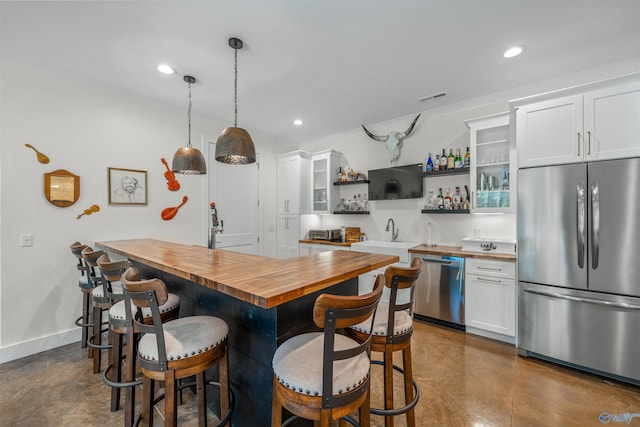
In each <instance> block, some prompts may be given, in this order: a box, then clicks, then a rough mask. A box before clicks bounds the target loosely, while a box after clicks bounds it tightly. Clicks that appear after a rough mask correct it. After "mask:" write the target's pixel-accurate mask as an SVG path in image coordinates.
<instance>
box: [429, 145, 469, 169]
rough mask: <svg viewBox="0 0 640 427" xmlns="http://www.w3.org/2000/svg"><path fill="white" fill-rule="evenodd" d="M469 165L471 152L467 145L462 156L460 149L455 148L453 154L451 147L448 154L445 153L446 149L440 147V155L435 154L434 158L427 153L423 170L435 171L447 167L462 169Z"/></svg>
mask: <svg viewBox="0 0 640 427" xmlns="http://www.w3.org/2000/svg"><path fill="white" fill-rule="evenodd" d="M470 166H471V153H469V147H467V152H466V153H465V154H464V156H462V155H461V154H460V149H459V148H456V153H455V155H454V154H453V148H450V149H449V154H448V155H447V154H446V150H445V149H444V148H443V149H442V156H441V155H440V154H436V157H435V159H434V158H433V156H432V155H431V153H429V156H428V157H427V161H426V162H425V168H424V171H425V172H435V171H441V170H448V169H462V168H468V167H470Z"/></svg>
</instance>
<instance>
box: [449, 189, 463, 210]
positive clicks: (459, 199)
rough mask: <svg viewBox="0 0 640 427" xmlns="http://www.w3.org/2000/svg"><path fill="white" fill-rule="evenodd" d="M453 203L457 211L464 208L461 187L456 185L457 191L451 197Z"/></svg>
mask: <svg viewBox="0 0 640 427" xmlns="http://www.w3.org/2000/svg"><path fill="white" fill-rule="evenodd" d="M451 202H452V203H453V210H455V211H457V210H460V209H461V208H462V196H461V195H460V187H456V192H455V193H454V194H453V196H452V197H451Z"/></svg>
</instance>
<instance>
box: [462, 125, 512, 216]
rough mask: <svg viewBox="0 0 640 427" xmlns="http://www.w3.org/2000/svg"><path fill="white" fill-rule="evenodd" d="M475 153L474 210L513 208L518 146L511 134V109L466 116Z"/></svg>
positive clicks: (472, 181) (505, 210)
mask: <svg viewBox="0 0 640 427" xmlns="http://www.w3.org/2000/svg"><path fill="white" fill-rule="evenodd" d="M465 123H466V124H467V126H468V127H469V151H470V153H471V164H470V166H471V170H470V184H471V212H472V213H480V212H484V213H491V212H509V211H512V210H513V204H514V202H515V195H514V194H513V189H514V188H515V182H514V181H513V180H514V179H515V174H514V172H515V170H516V169H515V165H514V163H515V162H514V157H515V148H514V144H513V141H512V138H510V131H509V113H501V114H495V115H491V116H486V117H480V118H477V119H471V120H466V121H465Z"/></svg>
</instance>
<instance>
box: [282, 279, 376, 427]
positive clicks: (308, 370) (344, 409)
mask: <svg viewBox="0 0 640 427" xmlns="http://www.w3.org/2000/svg"><path fill="white" fill-rule="evenodd" d="M383 287H384V278H383V277H382V276H379V277H378V278H377V279H376V283H375V285H374V288H373V291H372V292H371V293H369V294H366V295H361V296H338V295H328V294H322V295H320V296H319V297H318V298H317V299H316V303H315V305H314V310H313V319H314V322H315V324H316V326H317V327H319V328H322V329H323V331H322V332H310V333H306V334H302V335H298V336H295V337H292V338H290V339H288V340H287V341H285V342H284V343H283V344H281V345H280V347H278V349H277V350H276V352H275V354H274V356H273V362H272V363H273V372H274V380H273V406H272V412H271V425H272V427H276V426H277V427H280V426H281V425H282V409H283V408H285V409H287V410H288V411H289V412H291V413H292V414H293V415H294V416H296V417H301V418H305V419H308V420H314V422H315V423H316V424H318V423H319V425H320V426H322V427H329V426H330V425H331V421H332V420H337V419H340V422H341V425H342V423H344V422H345V421H344V420H343V418H345V417H348V416H349V414H351V413H352V412H354V411H355V410H358V409H359V414H360V419H359V422H360V425H361V426H369V376H370V375H369V372H370V370H371V359H370V358H369V344H370V341H369V340H365V341H364V342H358V341H356V340H354V339H352V338H350V337H347V336H345V335H342V334H340V333H338V331H339V330H341V329H343V328H346V327H349V326H352V325H355V324H358V323H360V322H362V321H364V320H365V319H371V318H372V316H373V317H375V312H376V307H377V305H378V301H379V300H380V296H381V295H382V289H383ZM370 322H371V320H370ZM287 422H288V421H287ZM349 422H352V423H354V425H355V420H352V419H351V418H349Z"/></svg>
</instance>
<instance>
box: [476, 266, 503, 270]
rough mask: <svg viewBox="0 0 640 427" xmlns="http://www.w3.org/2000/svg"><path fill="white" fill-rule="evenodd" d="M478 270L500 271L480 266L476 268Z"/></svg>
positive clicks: (496, 268) (497, 268)
mask: <svg viewBox="0 0 640 427" xmlns="http://www.w3.org/2000/svg"><path fill="white" fill-rule="evenodd" d="M476 268H477V269H478V270H489V271H502V269H501V268H499V267H483V266H481V265H479V266H477V267H476Z"/></svg>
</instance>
